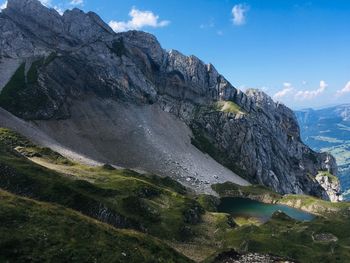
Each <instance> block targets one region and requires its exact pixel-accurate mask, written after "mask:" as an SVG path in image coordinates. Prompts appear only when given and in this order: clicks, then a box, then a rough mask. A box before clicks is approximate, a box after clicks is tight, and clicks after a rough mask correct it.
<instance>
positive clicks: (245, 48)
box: [42, 0, 350, 109]
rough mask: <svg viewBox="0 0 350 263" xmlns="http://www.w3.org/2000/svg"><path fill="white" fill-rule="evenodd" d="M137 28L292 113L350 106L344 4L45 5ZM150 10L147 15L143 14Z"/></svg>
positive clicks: (122, 1)
mask: <svg viewBox="0 0 350 263" xmlns="http://www.w3.org/2000/svg"><path fill="white" fill-rule="evenodd" d="M42 2H45V4H46V5H49V6H51V7H55V8H56V9H58V10H61V11H63V10H65V9H66V8H72V7H74V6H76V7H79V8H81V9H83V10H84V11H90V10H91V11H94V12H96V13H98V14H99V15H100V16H101V17H102V18H103V19H104V20H105V21H106V22H107V23H110V24H111V26H113V28H114V29H115V30H116V31H122V30H128V29H140V30H144V31H147V32H150V33H153V34H154V35H156V36H157V38H158V40H159V41H160V43H161V44H162V46H163V47H164V48H166V49H177V50H179V51H181V52H183V53H184V54H186V55H191V54H194V55H196V56H197V57H199V58H200V59H202V60H203V61H204V62H206V63H209V62H210V63H212V64H214V65H215V67H216V68H217V69H218V71H219V72H220V73H221V74H223V75H224V76H225V77H226V78H227V79H228V80H229V81H230V82H231V83H232V84H233V85H234V86H236V87H238V88H241V89H243V90H244V89H246V88H260V89H263V90H265V91H266V92H267V93H268V94H269V95H271V96H273V97H274V99H275V100H279V101H282V102H283V103H285V104H286V105H288V106H290V107H292V108H294V109H297V108H305V107H320V106H325V105H333V104H340V103H350V1H349V0H314V1H307V0H305V1H287V0H246V1H231V0H215V1H214V0H201V1H199V0H186V1H181V0H166V1H159V0H147V1H140V0H119V1H116V0H105V1H97V0H51V1H50V0H42ZM146 11H148V12H146Z"/></svg>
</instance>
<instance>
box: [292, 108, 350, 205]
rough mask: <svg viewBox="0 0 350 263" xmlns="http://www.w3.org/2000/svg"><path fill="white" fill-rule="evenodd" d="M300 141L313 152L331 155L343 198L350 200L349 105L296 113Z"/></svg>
mask: <svg viewBox="0 0 350 263" xmlns="http://www.w3.org/2000/svg"><path fill="white" fill-rule="evenodd" d="M296 115H297V118H298V121H299V124H300V128H301V136H302V139H303V141H304V142H305V143H306V144H308V145H309V146H310V147H311V148H313V149H314V150H316V151H321V152H330V153H331V154H332V155H333V156H334V157H335V158H336V159H337V163H338V167H339V174H338V175H339V179H340V182H341V185H342V188H343V191H344V197H345V198H346V199H349V198H350V104H344V105H339V106H334V107H329V108H324V109H319V110H314V109H305V110H300V111H296Z"/></svg>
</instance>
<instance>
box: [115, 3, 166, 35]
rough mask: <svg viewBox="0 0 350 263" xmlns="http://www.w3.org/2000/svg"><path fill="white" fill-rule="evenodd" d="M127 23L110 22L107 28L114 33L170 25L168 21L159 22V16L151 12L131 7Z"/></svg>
mask: <svg viewBox="0 0 350 263" xmlns="http://www.w3.org/2000/svg"><path fill="white" fill-rule="evenodd" d="M129 16H130V17H131V19H130V20H129V21H114V20H112V21H110V22H109V26H110V27H111V28H112V29H113V30H114V31H115V32H123V31H127V30H140V29H142V28H144V27H154V28H156V27H165V26H167V25H169V24H170V21H168V20H162V21H159V16H158V15H155V14H154V13H153V12H151V11H141V10H138V9H136V8H135V7H133V8H132V9H131V11H130V13H129Z"/></svg>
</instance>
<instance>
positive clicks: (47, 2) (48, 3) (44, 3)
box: [39, 0, 51, 6]
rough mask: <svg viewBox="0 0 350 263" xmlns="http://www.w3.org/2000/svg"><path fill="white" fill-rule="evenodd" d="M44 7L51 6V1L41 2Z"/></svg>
mask: <svg viewBox="0 0 350 263" xmlns="http://www.w3.org/2000/svg"><path fill="white" fill-rule="evenodd" d="M39 1H40V2H41V3H42V4H43V5H44V6H50V5H51V0H39Z"/></svg>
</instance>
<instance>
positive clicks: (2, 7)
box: [0, 1, 7, 12]
mask: <svg viewBox="0 0 350 263" xmlns="http://www.w3.org/2000/svg"><path fill="white" fill-rule="evenodd" d="M6 6H7V1H5V2H4V3H2V4H1V5H0V12H1V10H2V9H5V8H6Z"/></svg>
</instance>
